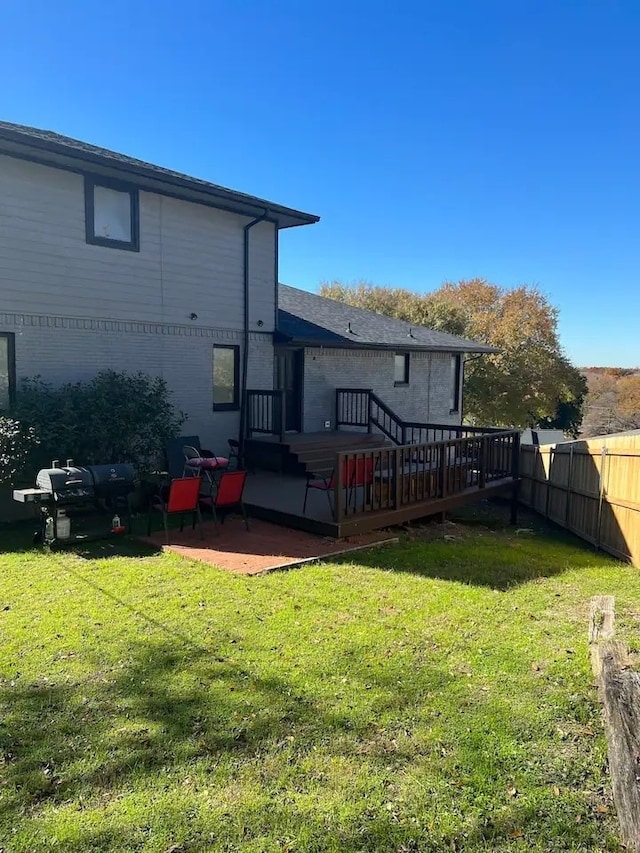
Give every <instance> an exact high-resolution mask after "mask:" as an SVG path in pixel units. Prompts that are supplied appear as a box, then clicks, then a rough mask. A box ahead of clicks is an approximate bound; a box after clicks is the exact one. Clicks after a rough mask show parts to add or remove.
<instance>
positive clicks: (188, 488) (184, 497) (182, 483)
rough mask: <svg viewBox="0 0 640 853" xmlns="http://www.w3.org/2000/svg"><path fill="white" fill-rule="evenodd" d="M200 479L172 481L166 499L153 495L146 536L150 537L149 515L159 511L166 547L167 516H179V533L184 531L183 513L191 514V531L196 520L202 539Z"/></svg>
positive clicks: (167, 533)
mask: <svg viewBox="0 0 640 853" xmlns="http://www.w3.org/2000/svg"><path fill="white" fill-rule="evenodd" d="M199 498H200V477H179V478H178V479H176V480H172V481H171V483H170V485H169V491H168V493H167V497H166V498H164V497H163V496H162V495H154V497H152V498H151V501H150V503H149V516H148V519H147V536H151V515H152V513H153V510H154V509H155V510H159V511H160V512H161V513H162V520H163V522H164V531H165V533H166V535H167V545H168V544H169V541H170V539H169V516H170V515H178V514H179V515H180V532H182V530H183V529H184V516H185V513H187V512H190V513H192V516H193V517H192V525H191V526H192V529H193V530H195V527H196V518H197V519H198V524H199V526H200V538H201V539H204V532H203V530H202V516H201V515H200V503H199Z"/></svg>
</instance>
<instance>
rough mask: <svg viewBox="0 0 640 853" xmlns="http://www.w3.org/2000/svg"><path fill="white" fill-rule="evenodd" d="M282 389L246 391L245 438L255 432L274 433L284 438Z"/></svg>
mask: <svg viewBox="0 0 640 853" xmlns="http://www.w3.org/2000/svg"><path fill="white" fill-rule="evenodd" d="M285 406H286V400H285V392H284V391H247V397H246V413H247V415H246V417H247V427H246V429H247V438H251V436H252V435H254V434H255V433H261V434H266V435H276V436H278V437H279V438H280V440H281V441H283V440H284V435H285V424H286V411H285Z"/></svg>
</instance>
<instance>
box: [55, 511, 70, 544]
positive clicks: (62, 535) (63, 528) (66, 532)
mask: <svg viewBox="0 0 640 853" xmlns="http://www.w3.org/2000/svg"><path fill="white" fill-rule="evenodd" d="M56 526H57V528H58V539H68V538H69V537H70V536H71V519H70V518H69V516H68V515H67V511H66V510H65V509H59V510H58V517H57V519H56Z"/></svg>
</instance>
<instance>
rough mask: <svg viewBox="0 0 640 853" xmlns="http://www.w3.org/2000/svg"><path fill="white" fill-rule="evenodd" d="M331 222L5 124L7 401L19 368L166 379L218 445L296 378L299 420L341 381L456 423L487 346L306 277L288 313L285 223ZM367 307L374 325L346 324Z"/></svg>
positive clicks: (0, 155) (2, 244)
mask: <svg viewBox="0 0 640 853" xmlns="http://www.w3.org/2000/svg"><path fill="white" fill-rule="evenodd" d="M317 221H318V217H316V216H313V215H311V214H307V213H302V212H300V211H297V210H294V209H292V208H288V207H283V206H282V205H278V204H274V203H272V202H269V201H265V200H263V199H259V198H256V197H254V196H249V195H246V194H244V193H239V192H235V191H232V190H228V189H225V188H223V187H219V186H217V185H214V184H210V183H207V182H205V181H201V180H198V179H195V178H190V177H188V176H186V175H182V174H179V173H176V172H172V171H170V170H167V169H163V168H160V167H156V166H153V165H150V164H148V163H144V162H142V161H139V160H135V159H133V158H129V157H125V156H123V155H120V154H116V153H114V152H111V151H106V150H105V149H102V148H97V147H95V146H92V145H88V144H86V143H83V142H79V141H77V140H72V139H69V138H67V137H64V136H60V135H58V134H55V133H51V132H48V131H41V130H37V129H34V128H27V127H22V126H18V125H13V124H8V123H2V122H0V410H2V409H6V408H8V407H9V406H10V404H11V400H12V399H13V397H14V395H15V394H16V393H17V392H18V389H19V380H20V378H21V377H27V376H34V375H36V374H39V375H40V376H42V378H43V379H45V380H48V381H51V382H54V383H62V382H65V381H73V380H82V379H88V378H90V377H91V376H93V375H95V373H97V372H98V371H99V370H101V369H104V368H112V369H114V370H127V371H136V370H142V371H145V372H148V373H150V374H157V375H161V376H163V377H164V378H165V379H166V381H167V383H168V386H169V388H170V390H171V392H172V394H173V399H174V402H175V404H176V405H177V406H178V407H179V408H180V409H182V410H183V411H185V412H186V413H187V414H188V418H189V420H188V423H187V425H186V426H185V431H186V432H188V433H190V434H191V433H197V434H199V435H200V437H201V439H202V441H203V443H204V444H205V445H206V446H210V447H213V448H217V449H218V450H222V449H224V447H225V444H226V440H227V438H229V437H232V436H233V437H235V436H237V435H238V434H239V431H240V429H241V424H242V418H243V413H242V402H243V399H244V391H245V390H246V389H256V390H270V389H273V388H274V387H280V386H281V387H285V386H286V384H287V383H289V385H290V384H291V382H292V381H293V382H295V383H296V384H297V386H298V388H297V399H298V400H299V402H300V407H299V408H298V409H296V410H295V415H296V422H295V423H294V424H293V425H292V428H294V429H299V430H305V431H314V430H319V429H323V428H325V424H326V422H327V421H332V419H333V409H332V406H333V402H332V401H333V396H332V394H333V390H334V389H335V388H336V387H370V388H372V389H373V390H375V391H376V393H378V394H379V396H380V397H382V398H383V399H384V400H385V401H386V402H388V404H389V405H391V406H393V407H395V408H396V409H397V411H398V413H399V414H400V416H401V417H404V418H406V419H412V418H415V419H416V420H422V421H426V420H429V421H431V422H447V423H451V422H459V420H460V412H461V396H460V394H461V391H460V375H461V364H462V359H463V357H464V353H466V352H484V351H488V348H485V347H482V346H481V345H477V344H473V343H471V342H469V341H463V340H460V339H457V338H452V337H451V336H446V335H445V336H442V335H439V334H438V333H436V332H432V331H430V330H426V329H422V330H416V338H412V337H407V331H406V329H405V326H404V325H403V324H398V323H397V321H393V320H386V319H385V318H380V317H379V316H378V315H374V314H371V313H370V312H360V313H359V314H358V313H357V309H347V308H346V307H345V306H340V305H339V304H338V303H334V302H332V301H331V300H322V299H321V298H320V297H314V296H311V295H309V294H304V293H303V292H302V291H295V290H293V289H292V288H281V289H280V303H281V305H280V308H281V309H282V310H281V311H280V312H279V311H278V303H279V295H278V294H279V288H278V234H279V231H280V230H281V229H283V228H289V227H295V226H299V225H306V224H312V223H314V222H317ZM307 297H308V298H307ZM309 300H312V301H309ZM313 300H316V301H313ZM326 303H331V305H330V306H329V308H328V309H327V308H326ZM323 305H325V307H324V308H322V306H323ZM336 306H337V307H336ZM353 312H356V316H355V319H354V320H353V323H354V330H355V331H356V333H358V328H356V327H359V328H360V330H361V331H362V330H363V329H364V328H365V327H366V328H367V334H368V335H369V337H367V334H365V335H364V336H363V337H361V338H360V339H359V341H355V340H354V341H352V340H350V336H349V335H346V337H345V336H344V335H343V336H342V338H341V337H340V334H339V331H338V330H337V325H338V326H341V327H346V325H347V324H348V322H349V320H348V316H352V315H353ZM365 315H368V317H369V321H368V322H366V320H365ZM291 318H293V319H294V320H296V321H297V322H298V326H297V327H295V328H293V330H292V319H291ZM314 318H315V319H314ZM371 318H374V319H375V322H374V321H373V320H372V319H371ZM382 321H384V323H385V324H386V326H385V327H386V328H387V330H388V331H389V330H390V331H389V334H388V335H387V337H385V336H384V334H383V335H382V336H381V330H380V327H379V325H376V324H379V323H380V322H382ZM315 322H317V323H318V326H317V329H319V330H320V331H317V333H315V334H314V335H310V334H309V330H310V329H311V326H313V325H314V323H315ZM305 324H306V325H305ZM336 324H337V325H336ZM390 324H391V325H390ZM393 324H395V327H393ZM327 335H329V336H330V335H333V339H332V340H329V339H328V338H327ZM371 335H373V336H374V337H373V338H372V337H371ZM418 337H419V338H420V339H419V340H418V339H417V338H418ZM245 356H246V358H245ZM292 366H294V367H295V370H294V371H293V372H292V370H290V369H289V368H291V367H292ZM398 371H400V373H402V375H400V373H399V372H398ZM403 371H405V372H404V373H403ZM405 378H406V380H407V381H406V382H405V381H403V380H404V379H405ZM294 408H295V407H294ZM291 411H292V412H293V411H294V409H292V410H291Z"/></svg>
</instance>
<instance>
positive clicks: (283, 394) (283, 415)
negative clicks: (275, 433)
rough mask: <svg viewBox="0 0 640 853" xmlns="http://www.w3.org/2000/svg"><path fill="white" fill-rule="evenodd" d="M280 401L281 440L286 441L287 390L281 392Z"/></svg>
mask: <svg viewBox="0 0 640 853" xmlns="http://www.w3.org/2000/svg"><path fill="white" fill-rule="evenodd" d="M279 401H280V402H279V403H278V408H279V409H280V423H279V428H280V429H279V432H280V435H279V438H280V441H284V437H285V434H286V432H287V398H286V392H285V391H280V392H279Z"/></svg>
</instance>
